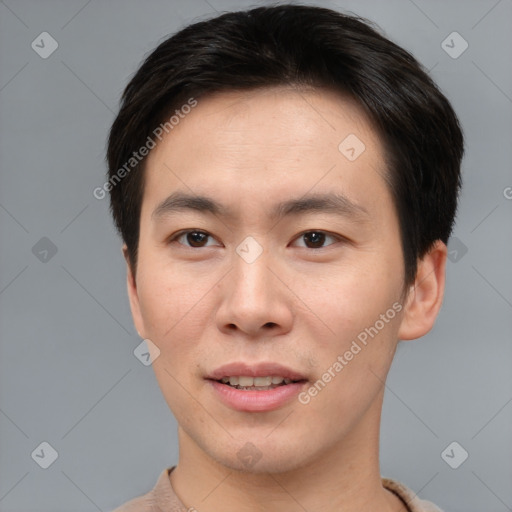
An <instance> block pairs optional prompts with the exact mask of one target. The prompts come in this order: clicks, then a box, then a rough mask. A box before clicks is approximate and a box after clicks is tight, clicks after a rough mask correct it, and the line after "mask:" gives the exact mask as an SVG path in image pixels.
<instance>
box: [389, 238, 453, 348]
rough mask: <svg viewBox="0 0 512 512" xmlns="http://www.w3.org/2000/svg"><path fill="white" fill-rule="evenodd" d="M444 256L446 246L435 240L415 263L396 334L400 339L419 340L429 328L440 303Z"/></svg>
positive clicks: (443, 282) (442, 287)
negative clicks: (429, 248) (415, 270)
mask: <svg viewBox="0 0 512 512" xmlns="http://www.w3.org/2000/svg"><path fill="white" fill-rule="evenodd" d="M446 256H447V248H446V245H445V244H444V243H443V242H442V241H441V240H437V241H436V243H435V244H434V246H433V247H432V249H431V250H430V251H429V252H428V253H427V254H426V255H425V256H424V257H423V258H422V259H421V260H420V261H419V262H418V270H417V273H416V279H415V281H414V284H413V285H412V286H411V290H410V291H409V294H408V297H407V300H406V304H405V307H404V316H403V318H402V323H401V325H400V329H399V331H398V338H399V339H400V340H413V339H416V338H420V337H421V336H424V335H425V334H427V333H428V332H429V331H430V329H432V327H433V325H434V322H435V320H436V317H437V314H438V313H439V310H440V308H441V304H442V302H443V296H444V287H445V271H446Z"/></svg>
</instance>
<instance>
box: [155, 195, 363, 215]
mask: <svg viewBox="0 0 512 512" xmlns="http://www.w3.org/2000/svg"><path fill="white" fill-rule="evenodd" d="M187 210H192V211H197V212H200V213H211V214H213V215H216V216H221V217H231V218H233V217H235V214H234V213H233V211H232V210H231V209H230V208H228V207H226V206H225V205H223V204H221V203H219V202H217V201H215V200H214V199H212V198H210V197H207V196H203V195H193V194H188V193H185V192H174V193H173V194H171V195H170V196H169V197H167V198H166V199H164V200H163V201H162V202H161V203H160V204H159V205H158V206H157V207H156V208H155V209H154V210H153V213H152V214H151V217H152V218H153V219H155V220H159V219H161V218H162V217H166V216H167V215H171V214H173V213H179V212H183V211H187ZM310 212H320V213H333V214H336V215H339V216H342V217H349V218H351V219H353V220H359V221H362V220H365V218H368V217H369V213H368V210H367V209H366V208H364V207H363V206H361V205H360V204H357V203H354V202H353V201H351V200H350V199H349V198H348V197H346V196H345V195H343V194H338V193H334V192H329V193H325V194H307V195H305V196H302V197H300V198H297V199H288V200H286V201H283V202H280V203H278V204H277V205H275V206H274V208H273V209H272V210H271V212H270V214H269V217H270V218H271V219H281V218H283V217H287V216H293V215H301V214H304V213H310Z"/></svg>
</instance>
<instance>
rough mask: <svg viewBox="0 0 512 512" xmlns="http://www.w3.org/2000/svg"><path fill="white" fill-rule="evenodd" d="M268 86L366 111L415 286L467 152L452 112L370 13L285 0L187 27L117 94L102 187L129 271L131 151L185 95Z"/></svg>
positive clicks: (137, 203)
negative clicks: (313, 92) (330, 97)
mask: <svg viewBox="0 0 512 512" xmlns="http://www.w3.org/2000/svg"><path fill="white" fill-rule="evenodd" d="M275 86H291V87H296V88H304V87H305V88H315V89H317V88H318V89H329V90H333V91H335V92H339V93H340V94H341V95H342V96H343V97H345V98H347V97H348V98H350V99H351V100H352V101H353V102H355V103H356V104H357V105H358V106H359V107H360V108H362V110H363V111H364V112H365V114H366V115H367V117H368V120H369V122H370V123H371V126H372V127H373V128H374V129H375V130H376V131H377V133H378V134H379V136H380V140H381V142H382V145H383V147H384V151H385V160H386V162H385V163H386V167H387V169H386V170H387V173H386V177H387V181H388V186H389V189H390V191H391V194H392V197H393V202H394V205H395V207H396V211H397V215H398V219H399V226H400V233H401V242H402V249H403V256H404V266H405V269H404V276H405V277H404V280H405V282H404V285H405V286H406V285H409V284H411V283H412V282H414V279H415V276H416V271H417V261H418V258H422V257H423V256H424V255H425V254H426V253H427V252H428V251H429V250H430V249H431V248H432V246H433V244H434V243H435V242H436V241H437V240H441V241H443V242H444V243H448V239H449V236H450V234H451V231H452V228H453V223H454V218H455V214H456V209H457V198H458V193H459V190H460V187H461V173H460V165H461V160H462V157H463V152H464V141H463V134H462V130H461V127H460V125H459V121H458V119H457V116H456V114H455V112H454V110H453V108H452V107H451V105H450V103H449V101H448V100H447V98H446V97H445V96H444V95H443V94H442V93H441V91H440V90H439V88H438V87H437V86H436V85H435V83H434V82H433V81H432V80H431V78H430V77H429V76H428V74H427V72H426V71H425V69H424V68H423V67H422V66H421V64H419V63H418V61H417V60H416V59H415V58H414V57H413V56H412V55H411V54H410V53H408V52H407V51H405V50H404V49H403V48H401V47H399V46H398V45H396V44H395V43H393V42H392V41H390V40H389V39H387V38H386V37H384V36H383V35H381V34H380V33H379V30H378V29H377V28H375V27H374V26H373V25H372V23H371V22H369V21H368V20H364V19H362V18H360V17H357V16H354V15H347V14H342V13H340V12H336V11H333V10H330V9H326V8H322V7H313V6H307V5H288V4H286V5H276V6H271V7H258V8H254V9H250V10H247V11H239V12H228V13H225V14H222V15H219V16H217V17H214V18H212V19H209V20H206V21H201V22H198V23H194V24H192V25H189V26H187V27H185V28H184V29H182V30H181V31H179V32H178V33H176V34H175V35H173V36H172V37H169V38H168V39H166V40H165V41H163V42H162V43H161V44H159V46H158V47H157V48H156V49H155V50H154V51H152V52H151V54H150V55H149V56H148V57H147V58H146V59H145V61H144V62H143V64H142V65H141V66H140V68H139V69H138V71H137V72H136V74H135V75H134V76H133V78H132V79H131V80H130V82H129V84H128V85H127V87H126V89H125V90H124V93H123V95H122V101H121V106H120V111H119V114H118V116H117V118H116V119H115V121H114V123H113V125H112V127H111V130H110V135H109V140H108V149H107V160H108V180H109V187H108V190H109V192H110V200H111V211H112V214H113V218H114V221H115V224H116V226H117V228H118V230H119V232H120V234H121V236H122V238H123V240H124V242H125V243H126V245H127V250H128V256H129V262H130V265H131V267H132V269H133V271H134V272H135V270H136V265H137V249H138V242H139V232H140V213H141V203H142V198H143V192H144V163H145V159H141V160H140V162H139V161H133V160H132V163H133V165H132V168H130V169H128V168H127V166H126V163H127V162H128V161H130V159H131V158H132V157H133V154H134V151H136V150H138V149H139V148H141V147H143V146H144V145H145V144H147V141H149V139H150V138H151V134H152V133H153V132H154V130H155V128H156V127H157V126H159V125H161V124H162V123H163V122H164V121H165V120H166V119H167V118H168V117H169V115H170V114H171V113H172V112H173V111H174V109H176V108H179V107H180V106H181V105H183V104H186V103H187V101H189V102H190V99H191V98H194V101H197V100H198V99H199V98H200V97H201V96H205V95H207V94H208V93H214V92H222V91H236V90H238V91H241V90H251V89H259V88H268V87H275ZM340 142H341V141H340ZM123 168H124V170H125V172H123V173H120V171H121V169H123ZM120 174H122V179H120Z"/></svg>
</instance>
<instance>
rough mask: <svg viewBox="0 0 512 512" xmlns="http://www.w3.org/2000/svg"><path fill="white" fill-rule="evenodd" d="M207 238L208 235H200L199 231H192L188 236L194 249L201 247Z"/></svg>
mask: <svg viewBox="0 0 512 512" xmlns="http://www.w3.org/2000/svg"><path fill="white" fill-rule="evenodd" d="M205 238H206V233H200V232H199V231H192V232H190V233H188V234H187V241H188V243H189V244H190V245H192V246H193V247H200V246H201V244H202V242H204V240H205Z"/></svg>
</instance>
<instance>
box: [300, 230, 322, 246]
mask: <svg viewBox="0 0 512 512" xmlns="http://www.w3.org/2000/svg"><path fill="white" fill-rule="evenodd" d="M304 236H305V237H306V239H309V241H310V242H311V244H313V245H314V246H315V247H317V246H320V247H321V246H322V245H323V243H324V241H325V233H318V232H316V231H312V232H311V233H307V234H306V235H304Z"/></svg>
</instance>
